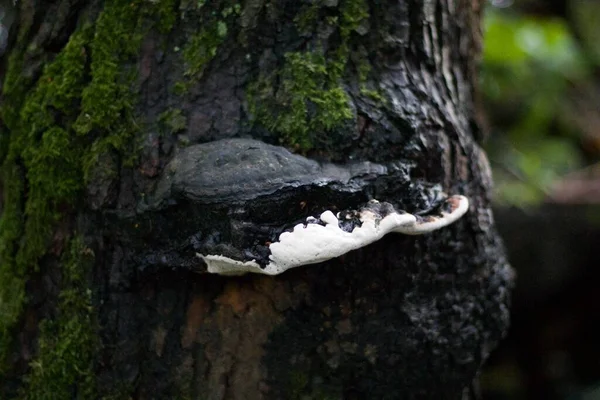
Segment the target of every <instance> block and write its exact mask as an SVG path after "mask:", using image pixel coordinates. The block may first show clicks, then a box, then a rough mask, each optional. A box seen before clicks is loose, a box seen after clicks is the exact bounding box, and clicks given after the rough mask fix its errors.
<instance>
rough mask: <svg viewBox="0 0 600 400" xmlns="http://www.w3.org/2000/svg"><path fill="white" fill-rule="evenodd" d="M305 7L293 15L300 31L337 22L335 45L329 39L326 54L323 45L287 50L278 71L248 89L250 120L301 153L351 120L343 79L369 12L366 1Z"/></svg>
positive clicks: (313, 146)
mask: <svg viewBox="0 0 600 400" xmlns="http://www.w3.org/2000/svg"><path fill="white" fill-rule="evenodd" d="M305 7H306V8H305V9H304V10H301V11H300V12H299V14H298V17H296V19H295V22H296V25H297V29H298V32H299V33H300V34H305V33H307V31H309V30H313V31H314V30H315V29H317V27H318V25H319V23H321V22H322V23H324V24H329V25H331V24H335V25H337V32H338V35H339V40H338V42H337V45H336V46H333V47H332V46H331V43H329V46H328V51H327V52H325V51H323V46H316V47H314V48H312V49H310V50H307V51H298V52H288V53H286V54H285V56H284V62H283V66H282V67H281V68H280V69H278V70H276V71H274V72H271V73H270V74H264V73H261V75H260V76H259V77H258V79H257V80H256V81H255V82H253V83H251V84H250V85H249V86H248V90H247V95H248V105H249V111H250V113H251V114H252V119H253V123H255V124H259V125H261V126H263V127H264V128H266V129H268V130H269V131H271V132H273V133H274V134H276V135H277V136H279V138H280V141H281V142H282V143H283V144H284V145H286V146H289V147H292V148H294V149H296V150H299V151H301V152H305V151H308V150H311V149H313V148H315V147H318V146H320V145H321V144H322V143H327V142H328V140H327V139H324V138H323V136H327V135H328V134H330V133H331V132H332V131H333V130H334V129H336V128H339V127H340V126H342V125H343V124H344V123H346V122H348V121H349V120H351V119H352V118H353V110H352V108H351V105H350V98H349V96H348V94H347V92H346V90H345V88H344V85H343V78H344V74H345V73H346V72H347V71H346V70H347V65H348V61H349V54H350V40H351V36H352V34H353V32H355V30H356V29H358V28H359V27H360V26H361V24H363V23H364V22H365V20H366V19H367V18H368V16H369V13H368V5H367V2H366V1H365V0H345V1H344V0H342V1H341V2H340V5H339V6H338V7H337V9H336V10H337V15H327V14H326V13H322V12H321V9H322V8H323V7H324V6H323V5H321V4H319V5H317V3H313V4H309V5H307V6H305Z"/></svg>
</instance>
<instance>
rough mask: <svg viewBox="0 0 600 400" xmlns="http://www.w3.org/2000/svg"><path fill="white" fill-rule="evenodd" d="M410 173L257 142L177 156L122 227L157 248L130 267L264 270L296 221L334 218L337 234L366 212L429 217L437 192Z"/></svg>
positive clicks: (214, 145) (230, 142) (219, 144)
mask: <svg viewBox="0 0 600 400" xmlns="http://www.w3.org/2000/svg"><path fill="white" fill-rule="evenodd" d="M409 172H410V168H408V167H398V163H396V164H395V165H393V166H388V165H382V164H375V163H370V162H355V163H349V164H346V165H337V164H331V163H319V162H317V161H314V160H311V159H308V158H305V157H302V156H300V155H297V154H292V153H291V152H289V151H288V150H286V149H285V148H283V147H278V146H273V145H269V144H266V143H263V142H261V141H257V140H252V139H225V140H219V141H215V142H210V143H206V144H198V145H193V146H189V147H187V148H185V149H183V150H182V151H181V152H180V153H179V154H178V155H176V156H175V157H174V158H173V160H172V161H171V162H170V163H169V164H168V165H167V166H166V167H165V169H164V171H163V174H162V176H161V178H160V180H159V181H158V183H157V185H156V189H155V191H154V193H152V194H151V195H149V196H148V197H147V199H146V201H145V202H144V203H142V204H140V205H139V207H138V215H137V216H136V217H134V218H133V219H134V220H135V221H132V220H131V218H128V219H125V220H122V221H121V223H123V222H126V226H131V225H136V226H138V230H139V231H141V233H142V235H141V236H142V237H146V238H151V240H152V243H153V244H154V246H153V247H152V248H151V250H146V254H147V256H146V257H142V258H141V259H138V260H136V262H137V263H139V264H140V267H141V268H149V267H158V266H160V265H161V263H159V262H158V261H157V260H168V265H170V266H171V267H173V266H180V267H185V268H189V269H197V268H198V264H199V262H198V260H197V259H196V258H195V253H200V254H214V255H223V256H225V257H229V258H232V259H235V260H240V261H250V260H256V261H257V262H258V263H259V264H261V265H265V264H266V263H268V260H269V254H270V252H269V244H270V243H273V242H275V241H277V240H278V238H279V235H281V233H283V232H284V231H289V230H291V229H292V228H293V227H294V226H295V225H297V224H306V223H319V224H322V225H323V222H322V221H320V219H319V216H320V214H321V213H322V212H324V211H326V210H330V211H332V212H333V213H334V214H337V213H338V212H339V213H340V214H339V227H340V228H341V229H342V230H344V231H346V232H352V231H353V230H354V229H356V228H357V227H360V226H361V221H360V218H359V216H360V214H361V212H363V211H364V210H368V211H371V212H373V213H375V214H376V215H377V218H378V219H379V218H385V216H386V215H389V214H390V213H392V212H399V213H402V212H403V211H399V210H402V209H406V210H408V211H409V212H412V211H410V210H415V209H416V210H419V211H424V212H431V210H433V209H435V207H437V206H438V205H439V204H440V203H443V201H442V200H443V199H444V198H445V195H444V194H443V193H442V191H441V189H440V188H439V186H436V185H430V184H427V183H426V182H425V183H418V182H411V181H410V176H409ZM419 189H420V191H419ZM402 193H405V196H401V194H402ZM371 198H375V199H377V200H379V201H376V200H372V201H371V200H370V199H371ZM307 218H309V219H308V221H307ZM182 221H185V224H182ZM132 222H133V224H131V223H132ZM174 232H176V234H174ZM138 236H139V235H138ZM147 244H148V241H145V242H143V241H142V242H140V243H137V244H136V243H132V246H136V245H138V246H144V247H145V248H146V249H147V248H148V247H147ZM182 249H184V251H182ZM182 254H188V255H189V256H182Z"/></svg>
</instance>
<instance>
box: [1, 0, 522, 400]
mask: <svg viewBox="0 0 600 400" xmlns="http://www.w3.org/2000/svg"><path fill="white" fill-rule="evenodd" d="M150 3H151V2H148V4H146V3H145V2H137V3H136V2H132V3H124V2H118V1H113V2H111V1H107V2H101V1H95V2H84V1H42V2H35V3H34V2H30V1H25V0H23V1H21V0H20V1H19V2H18V3H17V5H16V7H17V9H18V10H17V13H16V14H15V18H14V23H12V25H11V26H10V32H11V35H10V37H9V40H8V42H7V43H8V45H7V53H6V54H5V56H4V57H3V63H4V64H3V70H2V71H3V74H4V75H3V82H4V83H3V85H4V86H3V98H2V101H3V103H2V107H3V114H2V117H3V126H2V133H1V135H2V136H1V137H0V145H1V146H2V147H3V150H2V151H0V157H2V161H3V175H2V183H3V189H2V192H3V194H4V196H3V197H4V201H3V203H2V210H3V224H4V226H2V227H1V228H0V229H3V231H0V234H1V235H2V236H0V239H2V240H3V241H4V242H5V247H4V249H3V250H2V251H3V253H0V257H4V258H3V259H2V260H0V261H2V262H4V263H5V265H9V264H10V265H11V266H14V268H17V267H18V268H21V267H22V268H21V269H20V271H19V272H18V277H19V279H20V278H22V279H23V280H24V282H25V291H26V294H27V300H26V301H24V302H23V305H22V311H21V312H20V314H19V315H20V316H19V318H18V320H17V321H16V322H15V323H14V324H5V325H4V327H5V330H6V332H9V333H10V334H9V335H7V337H9V336H10V337H11V338H12V340H11V343H10V346H9V350H8V351H7V354H6V357H5V358H6V359H7V360H8V362H7V363H8V364H9V365H10V367H9V368H4V369H3V370H2V369H0V371H3V372H0V373H2V374H3V379H2V380H1V382H2V383H0V393H1V394H4V397H7V398H10V397H13V396H16V395H17V393H19V390H21V393H23V391H25V392H26V391H27V390H34V389H32V388H31V385H33V384H32V383H31V382H32V381H35V380H34V379H32V378H27V377H31V374H32V373H35V368H33V369H32V365H33V363H35V362H36V361H39V360H40V359H43V352H44V351H48V349H46V347H47V346H43V345H39V337H40V335H42V334H43V332H44V330H43V329H41V328H40V323H41V321H52V320H58V319H59V318H60V317H61V315H64V314H68V309H67V308H68V305H67V306H64V305H63V306H61V304H62V303H61V299H62V298H64V296H63V297H61V293H64V291H65V290H66V288H67V285H68V284H73V282H75V284H76V285H79V286H81V285H86V287H85V288H83V289H87V287H89V289H90V290H91V292H90V294H91V300H90V301H91V306H92V310H93V311H92V312H91V315H90V321H91V322H90V326H93V333H94V335H97V336H96V337H97V340H90V341H89V342H86V343H85V345H86V346H92V347H93V351H92V352H91V354H92V355H93V356H92V357H91V361H90V363H91V365H87V367H89V370H90V371H92V375H93V381H94V383H93V384H92V385H91V387H92V389H90V390H91V392H90V393H95V394H94V395H88V394H84V391H83V390H82V389H81V383H78V382H77V381H76V382H71V383H69V384H68V385H67V387H68V388H69V390H70V392H71V393H72V394H73V396H79V397H86V396H91V398H101V397H103V396H106V397H107V398H136V399H145V398H156V399H170V398H194V399H296V398H297V399H300V398H314V399H325V398H327V399H341V398H344V399H375V398H377V399H379V398H381V399H383V398H389V399H395V398H398V399H400V398H432V399H439V398H470V397H471V396H472V393H471V390H470V388H471V385H472V382H473V380H474V379H475V378H476V376H477V373H478V371H479V368H480V367H481V365H482V364H483V363H484V361H485V360H486V358H487V356H488V354H489V352H490V351H491V350H492V349H493V348H494V347H495V346H496V344H497V343H498V341H499V340H500V339H501V338H502V336H503V335H504V333H505V331H506V329H507V326H508V301H509V300H508V294H509V289H510V287H511V282H512V275H511V270H510V267H509V266H508V264H507V262H506V260H505V257H504V251H503V247H502V243H501V241H500V239H499V237H498V235H497V232H496V230H495V228H494V220H493V216H492V212H491V209H490V189H491V184H492V183H491V178H490V171H489V166H488V163H487V160H486V157H485V154H484V153H483V151H482V150H481V148H480V146H479V142H478V141H479V139H480V138H481V134H480V131H479V129H478V125H477V122H476V121H475V107H474V101H475V99H474V98H475V83H476V73H477V59H478V54H479V47H480V44H481V32H480V17H481V10H480V4H479V2H472V1H456V2H455V1H443V0H439V1H415V0H411V1H408V0H407V1H376V0H369V1H366V0H365V1H362V0H339V1H335V0H334V1H314V2H310V1H306V2H304V1H291V0H290V1H261V0H247V1H245V2H241V3H237V2H233V1H225V0H222V1H212V2H211V1H207V2H203V1H202V2H187V1H181V2H164V3H161V4H162V5H164V9H156V10H155V9H151V8H152V7H154V8H157V6H156V4H150ZM119 7H121V8H119ZM127 7H130V9H128V8H127ZM158 8H160V7H158ZM114 10H117V11H118V12H116V11H114ZM131 10H133V12H132V11H131ZM127 13H130V14H132V16H129V17H128V18H135V19H132V20H131V24H129V25H123V24H124V23H125V20H124V18H125V17H124V15H129V14H127ZM102 18H104V19H102ZM110 18H116V19H117V20H118V21H117V22H118V24H116V25H115V26H124V28H119V29H116V28H111V29H112V32H113V35H109V36H108V39H110V40H108V39H105V40H104V41H103V42H102V43H100V41H99V38H102V32H105V31H103V30H102V29H105V28H103V27H105V25H104V24H106V25H109V23H110ZM99 21H101V22H99ZM128 29H130V30H131V32H128V31H127V30H128ZM119 35H123V37H119ZM74 38H75V39H74ZM76 40H78V41H77V42H76ZM111 40H114V41H115V42H116V43H117V45H115V46H113V47H110V46H111V42H110V41H111ZM79 41H80V42H79ZM136 41H137V42H136ZM74 43H76V46H77V47H76V49H77V50H78V51H73V48H72V47H73V46H74ZM103 45H106V46H108V49H109V50H110V51H107V52H106V53H103V52H102V49H105V47H102V46H103ZM70 46H71V47H70ZM128 46H132V48H133V49H132V50H131V51H130V49H128ZM135 49H137V50H136V51H133V50H135ZM61 55H69V56H72V57H71V58H68V57H65V59H68V62H67V63H66V64H60V65H59V64H58V62H59V61H60V62H63V61H64V60H62V59H61ZM102 57H104V59H106V57H108V58H110V61H111V62H112V63H113V64H115V65H118V74H116V75H115V76H114V78H115V80H116V82H117V83H118V84H119V85H121V87H120V89H119V88H115V89H114V90H113V89H111V90H112V91H109V92H107V93H108V98H109V100H108V101H106V98H105V97H103V96H104V95H105V94H106V92H103V90H105V89H106V85H104V86H103V85H101V83H102V84H104V83H106V82H104V81H102V79H103V76H106V74H107V73H106V72H105V70H102V69H101V67H102V68H108V69H107V70H109V71H112V70H111V69H110V68H109V67H110V65H108V67H107V66H106V65H105V64H101V60H102ZM73 60H75V61H73ZM76 62H81V65H82V68H81V74H80V75H77V76H78V77H79V78H78V80H77V81H76V84H74V85H77V90H75V91H74V92H73V93H75V94H74V95H70V94H69V95H68V96H67V95H65V99H66V100H65V101H62V99H63V98H60V99H61V101H58V100H57V99H56V97H52V93H53V92H52V90H54V89H52V90H49V91H48V93H50V94H47V95H46V96H41V97H39V96H38V97H36V96H35V93H40V91H41V90H43V88H44V86H43V85H51V84H53V83H55V82H58V78H64V77H65V76H70V77H72V76H74V73H73V72H71V71H70V70H68V68H67V67H66V66H65V65H67V66H72V65H77V64H76ZM11 63H12V65H11ZM52 63H55V65H57V68H56V70H54V69H51V68H50V69H44V66H45V65H46V66H47V65H53V64H52ZM74 63H75V64H74ZM15 65H18V66H19V68H16V67H15ZM77 71H79V70H77ZM73 80H75V78H73ZM111 81H112V78H111ZM60 82H64V85H63V86H59V88H60V89H61V90H62V89H63V88H64V87H65V85H69V84H70V81H67V80H65V81H60ZM16 86H19V87H20V88H21V89H22V91H21V92H18V91H17V90H16V89H15V87H16ZM57 90H58V89H57ZM94 90H99V91H100V93H102V95H103V96H98V97H97V98H95V97H94V92H93V91H94ZM44 93H45V92H44ZM69 93H71V92H69ZM131 94H133V97H132V101H131V102H129V101H127V102H123V103H121V100H122V99H123V98H127V99H129V97H128V96H130V95H131ZM31 107H34V108H33V109H34V110H38V109H39V110H41V111H40V112H42V114H43V115H44V116H46V115H48V117H47V118H46V119H44V120H43V121H41V122H38V121H37V120H34V118H35V116H32V115H33V114H34V113H31V112H30V111H28V110H30V108H31ZM36 107H37V108H36ZM112 111H114V115H113V114H111V113H110V112H112ZM35 115H38V114H35ZM111 118H112V119H111ZM32 121H33V122H32ZM48 121H50V122H48ZM107 121H108V122H107ZM34 122H35V123H34ZM40 123H43V124H46V125H45V128H44V132H54V131H51V130H50V128H52V127H60V128H61V129H62V130H61V131H60V132H63V131H64V132H67V137H68V143H70V145H69V146H71V147H69V149H70V150H74V152H80V153H81V154H80V156H81V158H78V157H74V158H73V159H71V158H67V157H61V156H60V155H58V156H55V155H52V156H48V158H47V161H48V160H49V161H48V162H50V164H48V165H57V166H61V167H64V169H65V171H64V173H75V178H77V179H80V180H77V179H76V181H77V182H83V183H81V184H80V183H77V184H76V190H73V193H71V192H69V191H65V192H68V193H67V194H68V196H67V195H65V196H58V195H56V196H57V197H52V196H54V194H52V195H49V196H50V198H51V200H49V201H48V204H49V206H48V207H50V209H51V211H52V215H59V216H60V217H56V218H51V219H49V220H46V219H43V218H42V219H41V221H43V222H44V223H45V224H46V225H47V226H48V229H49V232H50V233H48V234H47V235H46V236H45V237H43V238H42V239H43V244H44V247H43V248H44V252H43V253H42V254H35V252H34V253H32V254H34V255H35V256H34V257H33V260H32V261H30V262H29V261H28V262H24V261H23V262H21V261H20V260H23V259H26V260H27V258H26V257H25V258H23V257H20V256H19V254H20V253H24V254H30V253H25V251H24V250H23V249H25V248H27V246H28V245H27V244H26V243H25V244H24V243H23V240H20V241H19V238H18V237H17V238H15V237H13V236H14V235H13V233H14V232H20V234H21V238H23V237H26V236H24V235H27V234H29V233H28V232H29V229H33V228H28V225H27V224H28V222H29V221H30V220H33V219H34V218H36V217H35V213H36V212H38V209H37V208H34V207H32V206H30V205H29V203H30V202H33V201H34V200H32V199H34V198H35V193H34V192H33V190H34V189H35V188H36V187H38V186H40V187H46V186H43V185H46V184H48V182H47V181H44V182H41V183H40V182H38V181H39V179H36V178H35V176H34V174H33V173H32V171H33V170H34V168H35V167H36V166H37V164H35V163H34V161H35V160H36V159H35V157H34V156H32V155H31V154H29V153H28V150H27V148H29V149H31V145H32V144H37V143H39V144H40V147H39V152H43V151H46V150H47V148H46V147H44V146H45V143H46V142H45V140H46V139H47V137H46V136H45V135H44V132H38V131H36V129H39V128H38V127H39V124H40ZM116 131H118V132H122V131H126V132H128V134H127V135H126V136H118V135H116V134H115V132H116ZM24 138H25V139H24ZM227 138H254V139H258V140H261V141H264V142H266V143H269V144H273V145H277V146H283V147H287V148H289V149H291V150H292V151H295V152H296V153H298V154H301V155H303V156H305V157H307V158H310V159H314V160H317V161H319V162H323V163H334V164H336V165H340V166H344V165H348V164H349V163H353V162H365V161H369V162H371V163H376V164H379V165H384V166H386V168H388V169H391V168H392V166H395V168H396V169H397V170H399V171H402V175H401V179H397V180H389V181H385V182H383V183H378V184H377V185H375V186H374V187H373V188H371V189H370V190H371V192H369V193H364V192H358V193H354V194H352V195H351V196H350V195H348V196H349V197H344V196H341V195H339V194H336V195H335V196H330V197H327V196H328V195H326V194H323V193H321V192H318V191H316V192H306V193H304V192H303V193H293V195H290V196H288V197H285V201H284V202H282V201H281V198H280V197H277V196H274V197H271V198H269V197H261V200H260V201H261V203H260V204H261V207H271V208H272V209H278V210H279V211H280V212H281V214H282V215H283V214H285V215H287V217H283V216H281V217H277V218H280V219H278V220H277V221H276V222H272V221H271V222H272V223H273V224H275V223H277V224H279V225H281V226H283V228H282V229H289V228H290V226H293V224H294V223H296V222H298V221H299V220H302V218H305V217H306V216H308V215H318V213H320V212H322V211H325V210H326V209H333V210H334V211H335V210H336V209H338V210H341V209H344V208H346V207H353V206H356V205H360V204H361V202H364V201H367V200H368V199H369V198H371V197H376V198H378V200H380V201H387V202H390V203H393V204H394V205H395V206H397V207H399V208H404V209H406V210H408V211H410V212H416V211H419V210H422V209H423V201H424V200H423V196H425V197H427V196H426V195H425V193H429V192H428V191H429V190H431V188H439V190H443V191H444V192H446V193H448V194H463V195H465V196H467V197H468V198H469V200H470V210H469V212H468V213H467V214H466V215H465V216H464V217H463V218H462V219H461V220H459V221H458V222H456V223H455V224H453V225H452V226H450V227H447V228H444V229H442V230H439V231H436V232H433V233H431V234H428V235H424V236H420V237H412V236H401V235H395V234H390V235H387V236H386V237H384V238H383V239H382V240H380V241H378V242H376V243H374V244H372V245H369V246H367V247H365V248H362V249H360V250H357V251H353V252H351V253H348V254H346V255H344V256H343V257H339V258H336V259H333V260H330V261H327V262H324V263H321V264H315V265H310V266H304V267H299V268H295V269H293V270H290V271H287V272H285V273H284V274H281V275H278V276H275V277H266V276H257V275H246V276H241V277H222V276H218V275H211V274H207V273H204V271H205V266H204V264H203V263H202V261H201V260H200V259H198V258H197V257H196V256H195V252H196V251H198V249H199V248H200V247H201V246H206V243H207V242H206V241H207V240H209V241H211V243H213V242H215V243H216V244H217V245H218V244H219V241H220V240H221V239H220V238H221V237H223V236H224V235H225V234H224V232H226V231H227V232H230V231H231V230H232V229H234V228H235V226H236V225H235V224H234V222H236V220H235V215H236V208H235V207H233V206H231V207H230V206H228V207H226V208H222V207H221V208H219V205H218V204H217V205H214V204H213V205H210V206H207V205H206V202H203V201H202V199H194V198H189V197H188V198H185V197H176V196H175V195H173V198H164V197H163V198H161V201H162V204H163V206H161V207H155V208H152V207H150V208H149V207H148V204H149V201H148V198H151V197H152V196H154V195H155V193H156V190H157V189H156V187H157V182H159V181H160V180H161V179H162V178H163V177H164V176H165V174H166V173H167V172H168V171H166V168H165V166H166V165H168V163H169V161H171V160H172V159H174V158H175V157H177V155H178V154H180V153H181V150H182V149H184V148H189V147H190V146H191V145H196V144H203V143H207V142H212V141H218V140H221V139H227ZM117 139H118V140H117ZM23 140H24V141H25V143H26V144H28V145H29V147H28V146H19V144H18V143H20V141H23ZM61 143H62V142H61ZM69 154H70V153H69ZM89 154H93V157H87V155H89ZM215 168H217V169H218V168H219V166H218V165H217V166H215ZM73 171H75V172H73ZM49 176H50V178H52V177H55V179H62V178H61V177H59V176H58V173H57V174H56V175H53V174H50V175H49ZM69 176H70V175H69ZM50 178H48V179H50ZM52 179H54V178H52ZM214 179H219V176H218V173H216V174H215V178H214ZM14 182H17V183H16V184H14ZM61 184H62V181H60V184H59V183H57V184H56V185H55V186H56V190H57V191H60V190H62V186H61ZM11 185H12V186H11ZM15 185H16V186H17V189H12V187H13V186H15ZM36 185H38V186H36ZM79 185H80V186H81V187H80V186H79ZM52 187H54V186H52ZM436 190H437V189H436ZM60 193H62V192H60ZM13 194H14V195H13ZM19 194H20V195H19ZM304 194H306V199H303V195H304ZM15 198H16V199H18V201H20V203H19V204H20V205H19V207H17V208H18V210H16V211H15V210H14V209H13V208H14V207H11V205H12V203H11V202H13V201H16V200H14V199H15ZM234 200H235V197H234ZM244 200H245V202H244V205H243V207H246V208H245V210H246V209H252V207H253V201H254V200H253V199H252V198H250V199H244ZM427 201H428V200H427ZM427 201H426V202H427ZM432 201H434V202H435V199H434V200H432ZM269 202H271V204H269ZM211 204H212V203H211ZM19 210H20V212H18V211H19ZM11 213H16V214H14V215H18V218H16V219H15V220H16V221H17V226H21V225H22V229H20V230H9V228H10V226H12V225H10V224H9V223H8V222H10V221H12V220H13V217H14V215H13V214H11ZM213 214H214V215H218V218H214V215H213ZM211 218H213V219H211ZM265 218H267V216H265ZM285 218H287V219H285ZM7 221H8V222H7ZM207 221H208V222H207ZM271 222H269V223H271ZM18 224H21V225H18ZM290 224H291V225H290ZM9 225H10V226H9ZM46 225H44V226H46ZM232 227H234V228H232ZM32 235H33V234H32ZM74 237H78V238H81V240H82V241H83V243H84V245H85V246H84V249H83V250H80V252H79V253H81V254H84V253H85V254H88V253H89V254H93V255H94V257H93V261H92V266H91V267H90V269H89V270H87V273H86V274H85V279H82V280H76V279H70V278H69V279H70V280H69V279H67V278H66V277H67V276H69V275H68V274H69V273H68V270H66V269H65V267H64V264H65V263H66V261H65V255H64V253H66V252H67V248H69V245H68V243H71V242H72V241H73V238H74ZM207 238H209V239H207ZM198 246H200V247H198ZM203 248H204V247H203ZM79 253H78V254H79ZM13 258H14V260H13ZM7 260H9V261H10V263H8V261H7ZM2 273H3V274H4V275H0V276H3V277H5V276H10V277H11V279H12V277H13V275H11V274H14V275H15V276H16V275H17V272H14V271H13V270H11V269H8V268H5V270H4V271H3V272H2ZM15 279H16V278H15ZM79 289H82V288H81V287H79ZM83 289H82V290H83ZM3 290H4V294H3V296H4V300H6V299H7V298H8V297H7V296H8V295H7V294H6V293H8V291H7V289H6V288H4V289H3ZM1 293H2V292H0V294H1ZM0 298H2V297H0ZM0 318H2V317H0ZM0 327H2V325H0ZM57 329H59V332H62V331H60V328H57ZM0 331H1V329H0ZM0 333H1V332H0ZM57 340H58V339H57ZM90 343H91V344H90ZM55 345H56V346H59V345H60V346H66V347H67V348H69V346H71V345H72V344H70V343H60V342H58V343H55ZM56 346H54V347H56ZM51 347H52V346H51ZM54 347H53V348H54ZM72 350H73V352H75V353H78V352H80V351H81V349H77V348H73V349H72ZM84 350H85V351H84V352H83V353H82V354H84V353H85V354H87V353H86V352H88V351H89V348H86V349H84ZM52 354H54V353H52ZM45 362H48V361H45ZM49 362H54V361H52V360H51V361H49ZM48 369H50V368H48ZM32 371H33V372H32ZM78 373H80V372H75V373H74V374H75V376H78V375H77V374H78ZM88 375H89V374H88ZM87 377H88V378H89V376H87ZM19 388H21V389H19ZM36 390H37V389H36ZM86 390H87V389H86ZM85 393H88V392H87V391H86V392H85ZM110 396H112V397H110Z"/></svg>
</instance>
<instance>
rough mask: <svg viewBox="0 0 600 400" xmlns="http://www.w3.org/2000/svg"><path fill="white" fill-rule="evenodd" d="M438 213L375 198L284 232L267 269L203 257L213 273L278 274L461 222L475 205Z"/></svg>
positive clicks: (455, 205)
mask: <svg viewBox="0 0 600 400" xmlns="http://www.w3.org/2000/svg"><path fill="white" fill-rule="evenodd" d="M439 209H440V211H439V212H438V213H437V214H433V215H427V216H418V215H413V214H409V213H406V212H404V211H397V210H395V209H394V207H393V206H392V205H391V204H389V203H380V202H378V201H376V200H372V201H370V202H369V203H368V204H367V205H366V206H365V207H363V208H362V209H360V210H359V211H344V212H340V213H337V216H336V215H334V214H333V213H332V212H331V211H325V212H323V213H322V214H321V215H320V217H319V218H314V217H309V218H307V220H306V223H304V224H298V225H296V226H295V227H294V229H293V230H292V231H287V232H283V233H282V234H281V235H280V236H279V240H278V241H277V242H273V243H271V244H270V245H269V251H270V255H269V262H268V264H267V265H265V266H264V267H261V265H259V264H258V263H257V262H256V260H252V261H246V262H243V261H238V260H234V259H232V258H229V257H225V256H223V255H210V254H209V255H202V254H197V256H198V257H200V258H202V259H203V260H204V262H205V263H206V265H207V267H208V272H210V273H214V274H219V275H227V276H232V275H243V274H246V273H248V272H253V273H258V274H266V275H278V274H281V273H282V272H284V271H287V270H288V269H290V268H295V267H299V266H301V265H307V264H315V263H320V262H323V261H326V260H329V259H332V258H335V257H339V256H341V255H343V254H346V253H348V252H349V251H352V250H356V249H359V248H361V247H364V246H366V245H368V244H371V243H373V242H375V241H377V240H379V239H381V238H382V237H383V236H385V235H386V234H388V233H390V232H394V233H402V234H405V235H420V234H424V233H428V232H431V231H434V230H437V229H440V228H443V227H445V226H447V225H450V224H451V223H453V222H455V221H456V220H458V219H459V218H460V217H462V216H463V215H464V214H465V213H466V212H467V210H468V209H469V200H468V199H467V198H466V197H465V196H461V195H455V196H450V197H448V198H447V199H446V200H445V201H444V203H443V204H442V206H441V207H440V208H439Z"/></svg>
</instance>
